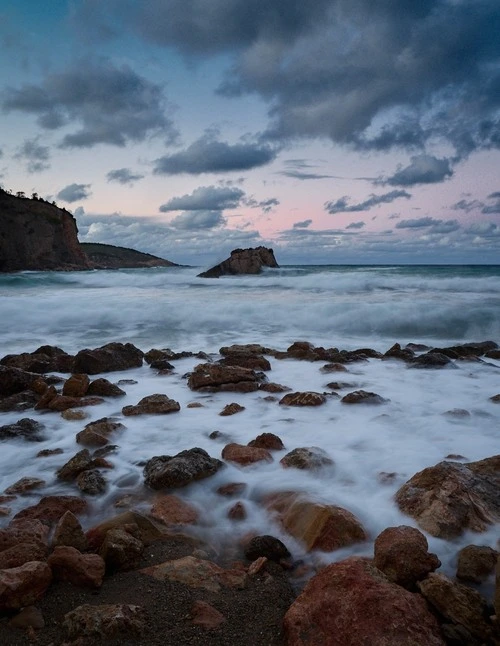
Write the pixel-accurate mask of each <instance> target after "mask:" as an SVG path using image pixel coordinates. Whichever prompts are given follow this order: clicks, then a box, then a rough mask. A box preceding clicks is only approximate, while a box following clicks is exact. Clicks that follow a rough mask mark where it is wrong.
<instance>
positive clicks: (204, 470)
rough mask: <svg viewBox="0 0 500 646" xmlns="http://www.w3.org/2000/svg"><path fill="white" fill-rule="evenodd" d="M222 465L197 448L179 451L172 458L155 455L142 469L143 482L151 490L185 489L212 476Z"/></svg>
mask: <svg viewBox="0 0 500 646" xmlns="http://www.w3.org/2000/svg"><path fill="white" fill-rule="evenodd" d="M223 465H224V463H223V462H221V461H220V460H217V459H216V458H212V457H210V456H209V455H208V453H207V452H206V451H205V450H203V449H200V448H199V447H195V448H193V449H188V450H186V451H181V452H180V453H178V454H177V455H175V456H173V457H172V456H170V455H157V456H154V457H153V458H151V459H150V460H148V462H147V463H146V466H145V467H144V482H145V484H146V486H148V487H151V489H165V488H170V487H172V488H174V487H185V486H186V485H188V484H190V483H191V482H195V481H196V480H202V479H204V478H208V477H210V476H212V475H214V474H215V473H216V472H217V471H218V470H219V469H220V468H221V467H222V466H223Z"/></svg>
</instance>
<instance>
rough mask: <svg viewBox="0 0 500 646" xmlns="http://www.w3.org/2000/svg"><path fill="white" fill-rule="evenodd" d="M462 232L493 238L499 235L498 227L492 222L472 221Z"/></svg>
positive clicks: (499, 229) (499, 228)
mask: <svg viewBox="0 0 500 646" xmlns="http://www.w3.org/2000/svg"><path fill="white" fill-rule="evenodd" d="M464 233H466V234H468V235H474V236H479V237H482V238H490V237H493V238H495V237H497V236H500V227H499V226H498V225H497V224H495V223H494V222H474V223H473V224H471V225H470V227H468V228H467V229H465V231H464Z"/></svg>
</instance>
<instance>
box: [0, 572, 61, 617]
mask: <svg viewBox="0 0 500 646" xmlns="http://www.w3.org/2000/svg"><path fill="white" fill-rule="evenodd" d="M51 581H52V572H51V570H50V567H49V566H48V565H47V563H42V562H41V561H29V562H28V563H25V564H24V565H21V566H20V567H15V568H8V569H5V570H0V611H3V610H14V609H17V608H24V607H25V606H31V605H32V604H33V603H35V602H36V601H38V599H40V598H41V597H42V596H43V594H44V592H45V590H46V589H47V588H48V587H49V585H50V583H51Z"/></svg>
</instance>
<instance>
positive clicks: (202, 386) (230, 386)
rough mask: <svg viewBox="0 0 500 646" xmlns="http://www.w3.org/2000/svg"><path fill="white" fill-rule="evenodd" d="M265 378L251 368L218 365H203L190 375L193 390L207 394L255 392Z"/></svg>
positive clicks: (190, 386) (189, 383)
mask: <svg viewBox="0 0 500 646" xmlns="http://www.w3.org/2000/svg"><path fill="white" fill-rule="evenodd" d="M264 379H265V378H264V377H263V375H260V374H259V373H256V372H255V371H254V370H251V369H250V368H241V367H240V366H222V365H221V364H217V363H201V364H199V365H197V366H196V367H195V369H194V371H193V372H192V373H191V374H190V375H189V379H188V386H189V388H191V390H202V391H206V392H217V391H228V392H253V391H255V390H258V388H259V384H260V382H261V381H263V380H264Z"/></svg>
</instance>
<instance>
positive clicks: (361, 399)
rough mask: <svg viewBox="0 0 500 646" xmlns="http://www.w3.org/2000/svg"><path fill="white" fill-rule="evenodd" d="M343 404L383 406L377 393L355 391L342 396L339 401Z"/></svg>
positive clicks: (385, 400)
mask: <svg viewBox="0 0 500 646" xmlns="http://www.w3.org/2000/svg"><path fill="white" fill-rule="evenodd" d="M340 401H341V402H342V403H343V404H384V403H385V402H387V399H384V398H383V397H381V396H380V395H377V393H371V392H367V391H366V390H355V391H354V392H352V393H348V394H347V395H344V397H342V399H341V400H340Z"/></svg>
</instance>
